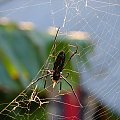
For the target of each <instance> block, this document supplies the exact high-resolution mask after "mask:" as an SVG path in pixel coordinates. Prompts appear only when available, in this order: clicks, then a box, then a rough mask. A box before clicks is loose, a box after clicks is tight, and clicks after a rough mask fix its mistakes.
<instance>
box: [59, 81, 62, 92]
mask: <svg viewBox="0 0 120 120" xmlns="http://www.w3.org/2000/svg"><path fill="white" fill-rule="evenodd" d="M61 90H62V82H61V81H60V90H59V93H60V91H61Z"/></svg>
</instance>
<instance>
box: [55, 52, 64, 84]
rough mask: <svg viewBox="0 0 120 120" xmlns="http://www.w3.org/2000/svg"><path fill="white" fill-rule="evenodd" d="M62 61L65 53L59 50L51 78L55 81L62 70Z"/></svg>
mask: <svg viewBox="0 0 120 120" xmlns="http://www.w3.org/2000/svg"><path fill="white" fill-rule="evenodd" d="M64 63H65V53H64V51H61V52H60V53H59V54H58V56H57V58H56V60H55V62H54V67H53V80H54V81H56V82H57V81H58V80H59V79H60V74H61V72H62V70H63V66H64Z"/></svg>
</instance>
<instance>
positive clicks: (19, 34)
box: [0, 0, 120, 120]
mask: <svg viewBox="0 0 120 120" xmlns="http://www.w3.org/2000/svg"><path fill="white" fill-rule="evenodd" d="M119 21H120V1H119V0H114V1H112V0H106V1H104V0H35V1H33V0H29V1H28V0H21V1H19V0H0V106H1V107H0V110H1V111H2V110H3V108H4V107H5V106H6V105H7V104H6V103H10V101H12V100H13V99H14V98H15V97H16V96H17V95H18V94H19V93H20V92H21V91H23V90H24V89H25V88H26V87H27V86H28V85H29V84H30V82H31V81H32V80H33V79H34V78H35V76H36V74H37V73H38V71H39V70H40V68H41V67H42V66H43V65H44V64H46V63H45V62H46V60H47V58H49V60H48V62H47V64H50V65H47V69H52V67H53V66H52V65H53V63H54V61H55V59H54V57H53V56H52V57H51V56H49V55H52V54H51V52H50V51H51V49H52V45H53V44H54V41H53V40H54V38H55V34H56V28H58V27H60V32H59V35H58V38H57V43H55V44H56V46H57V47H56V51H55V52H56V53H55V56H57V54H58V53H59V51H61V50H66V51H67V52H66V59H69V57H70V56H71V55H72V53H73V52H74V51H75V50H76V48H75V47H76V46H78V54H77V55H75V57H74V58H73V59H72V60H71V61H70V62H69V64H68V65H67V66H66V68H65V70H64V71H63V74H64V75H66V74H67V73H68V72H69V74H70V75H69V76H68V78H67V80H68V81H69V82H70V83H71V84H72V86H73V87H74V89H75V91H76V93H77V95H78V97H79V100H80V102H81V104H82V105H83V108H81V107H80V106H79V107H76V106H75V105H78V101H77V100H76V99H75V96H74V94H73V93H72V91H71V89H70V87H69V85H67V84H65V83H64V82H63V85H62V87H63V88H62V93H63V94H64V95H62V94H58V92H57V91H58V90H59V87H58V89H57V90H55V91H56V92H55V93H54V92H52V93H51V92H50V91H51V90H49V89H47V90H44V81H42V82H40V83H39V85H37V89H36V87H35V86H34V87H33V88H30V90H28V91H27V92H26V91H25V95H26V96H27V97H24V96H23V95H22V96H21V97H20V99H21V100H22V104H20V102H21V100H18V99H17V100H16V101H13V103H14V105H13V104H12V105H11V104H10V107H9V108H6V110H5V111H2V112H1V114H0V116H1V117H0V119H2V120H3V119H5V120H9V119H13V118H15V119H28V120H29V119H30V120H34V119H40V120H43V119H46V120H49V119H50V120H51V119H54V120H57V119H63V120H71V119H72V120H77V119H79V120H119V119H120V117H119V116H120V102H119V101H120V97H119V96H120V92H119V91H120V82H119V77H120V76H119V58H120V52H119V49H120V42H119V38H120V22H119ZM71 45H72V47H71ZM68 51H69V52H68ZM48 56H49V57H48ZM71 71H72V72H71ZM73 71H77V72H73ZM41 75H42V72H40V73H39V75H38V76H41ZM47 80H49V83H48V86H50V85H51V83H50V78H47ZM58 86H59V85H58ZM42 90H43V92H41V91H42ZM29 91H31V92H29ZM34 91H39V92H38V93H39V94H38V95H37V96H38V97H39V98H41V99H42V98H49V97H51V98H52V97H55V94H58V95H59V97H60V99H61V100H59V102H57V100H56V101H52V102H50V103H49V104H48V103H45V105H44V106H42V107H40V108H39V107H38V105H36V104H35V103H37V102H36V101H35V103H31V106H32V107H31V109H30V110H28V108H27V110H26V109H24V108H26V106H25V105H28V101H27V102H26V101H25V100H29V98H30V97H31V93H34ZM66 91H67V92H66ZM69 92H70V93H69ZM65 93H67V94H65ZM32 99H33V98H32ZM17 102H18V103H19V105H18V107H15V106H17V105H16V104H15V103H17ZM25 102H26V104H24V103H25ZM43 103H44V101H43ZM65 103H67V104H65ZM23 104H24V107H23ZM69 104H70V105H69ZM35 105H36V108H33V106H35ZM22 107H23V108H22ZM27 107H28V106H27ZM16 108H19V109H18V110H17V109H16ZM36 109H37V110H36ZM20 111H22V113H21V112H20ZM23 113H26V114H23ZM21 114H22V115H21ZM11 116H13V118H12V117H11Z"/></svg>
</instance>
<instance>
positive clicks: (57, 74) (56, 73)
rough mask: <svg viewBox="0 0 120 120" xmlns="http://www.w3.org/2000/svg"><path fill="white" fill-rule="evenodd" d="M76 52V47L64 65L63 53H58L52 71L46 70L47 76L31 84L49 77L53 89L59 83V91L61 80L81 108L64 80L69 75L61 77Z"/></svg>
mask: <svg viewBox="0 0 120 120" xmlns="http://www.w3.org/2000/svg"><path fill="white" fill-rule="evenodd" d="M59 30H60V28H58V30H57V33H56V36H55V39H54V41H56V39H57V35H58V32H59ZM77 51H78V47H77V49H76V51H75V52H74V53H73V54H72V55H71V56H70V58H69V59H68V61H67V62H66V63H65V52H64V51H60V52H59V54H58V55H57V57H56V60H55V62H54V66H53V70H49V69H47V70H46V71H47V74H46V75H44V76H42V77H39V78H38V79H37V80H36V81H34V82H33V84H34V83H36V82H37V81H39V80H40V79H43V78H46V77H48V76H50V77H51V80H52V82H53V88H54V87H55V85H56V84H58V83H60V91H61V88H62V82H61V79H63V80H64V81H65V82H66V83H67V84H68V85H69V86H70V88H71V90H72V92H73V94H74V96H75V97H76V99H77V101H78V102H79V105H80V106H81V107H82V105H81V103H80V101H79V98H78V96H77V94H76V93H75V91H74V89H73V86H72V85H71V84H70V83H69V82H68V81H67V79H66V78H67V77H68V76H69V74H68V75H67V77H64V76H63V75H62V71H63V69H64V68H65V66H66V65H67V63H68V62H69V61H70V60H71V59H72V57H73V56H74V55H75V54H76V53H77ZM45 87H46V79H45V84H44V89H45Z"/></svg>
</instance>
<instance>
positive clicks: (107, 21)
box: [0, 0, 120, 120]
mask: <svg viewBox="0 0 120 120" xmlns="http://www.w3.org/2000/svg"><path fill="white" fill-rule="evenodd" d="M5 4H6V5H5V6H4V7H3V6H2V5H1V8H0V14H1V16H3V17H9V18H11V19H12V20H14V21H31V22H33V23H35V25H37V27H38V29H40V30H41V29H42V30H44V29H46V28H48V26H57V27H59V26H60V27H61V31H62V34H65V35H69V31H85V32H88V33H89V37H90V38H92V40H93V44H94V45H95V52H94V55H93V56H90V58H89V61H88V62H90V63H91V66H92V67H91V69H90V70H88V69H86V67H85V64H87V63H83V64H82V65H81V63H80V61H78V60H76V61H75V62H76V63H77V64H78V66H79V67H78V71H79V72H80V73H81V75H82V80H81V82H80V87H82V88H83V89H84V91H85V92H86V93H87V95H86V97H85V98H84V99H85V102H84V105H83V106H84V109H83V113H84V114H83V117H82V118H81V119H85V120H91V119H93V116H94V118H95V119H97V118H99V117H100V116H107V117H105V118H104V119H106V120H111V119H113V116H114V113H116V114H118V115H119V114H120V104H119V100H120V97H119V96H120V92H119V91H120V87H119V86H120V85H119V84H120V82H119V58H120V57H119V56H120V54H119V45H120V43H119V38H120V22H119V21H120V10H119V9H120V2H119V1H118V0H114V1H113V0H105V1H104V0H36V1H33V0H29V1H28V0H21V1H17V2H16V4H14V0H13V1H11V2H9V3H8V5H7V2H6V3H5ZM43 11H44V14H43ZM29 13H30V14H29ZM33 16H34V18H33ZM35 18H36V19H35ZM48 21H49V22H48ZM63 39H64V38H63ZM48 63H50V61H49V62H48ZM52 63H53V62H51V63H50V64H52ZM40 74H41V72H40ZM40 74H39V75H40ZM39 75H38V76H39ZM35 86H36V85H35ZM35 86H34V87H33V89H30V90H31V93H34V92H33V91H34V90H35V88H36V87H35ZM48 87H49V86H48ZM48 92H50V90H48ZM25 93H26V92H25ZM39 93H41V91H39ZM68 94H69V93H68ZM22 97H23V98H24V96H22ZM53 99H54V98H52V97H50V100H53ZM50 100H49V99H48V100H46V102H45V104H49V101H50ZM55 100H56V99H55ZM56 101H57V100H56ZM58 101H59V102H60V100H59V99H58ZM96 101H97V102H98V101H99V104H97V103H96ZM43 103H44V100H43ZM62 104H64V103H62ZM13 106H14V105H13ZM39 106H40V105H39ZM101 106H103V107H102V108H101ZM13 108H14V107H13ZM98 108H100V109H98ZM103 109H104V111H102V110H103ZM109 111H111V114H110V115H109ZM15 114H17V113H15ZM47 114H51V113H47ZM28 115H29V114H28ZM54 115H56V116H57V115H58V116H59V114H57V113H56V114H51V116H54ZM99 115H100V116H99ZM43 116H44V113H43ZM108 116H109V117H108ZM23 117H24V115H23ZM60 117H61V119H63V118H64V117H63V118H62V116H60ZM28 119H29V118H28ZM33 119H34V118H33ZM35 119H38V118H37V116H36V118H35ZM41 119H42V118H41ZM53 119H54V118H53ZM116 119H119V117H116Z"/></svg>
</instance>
